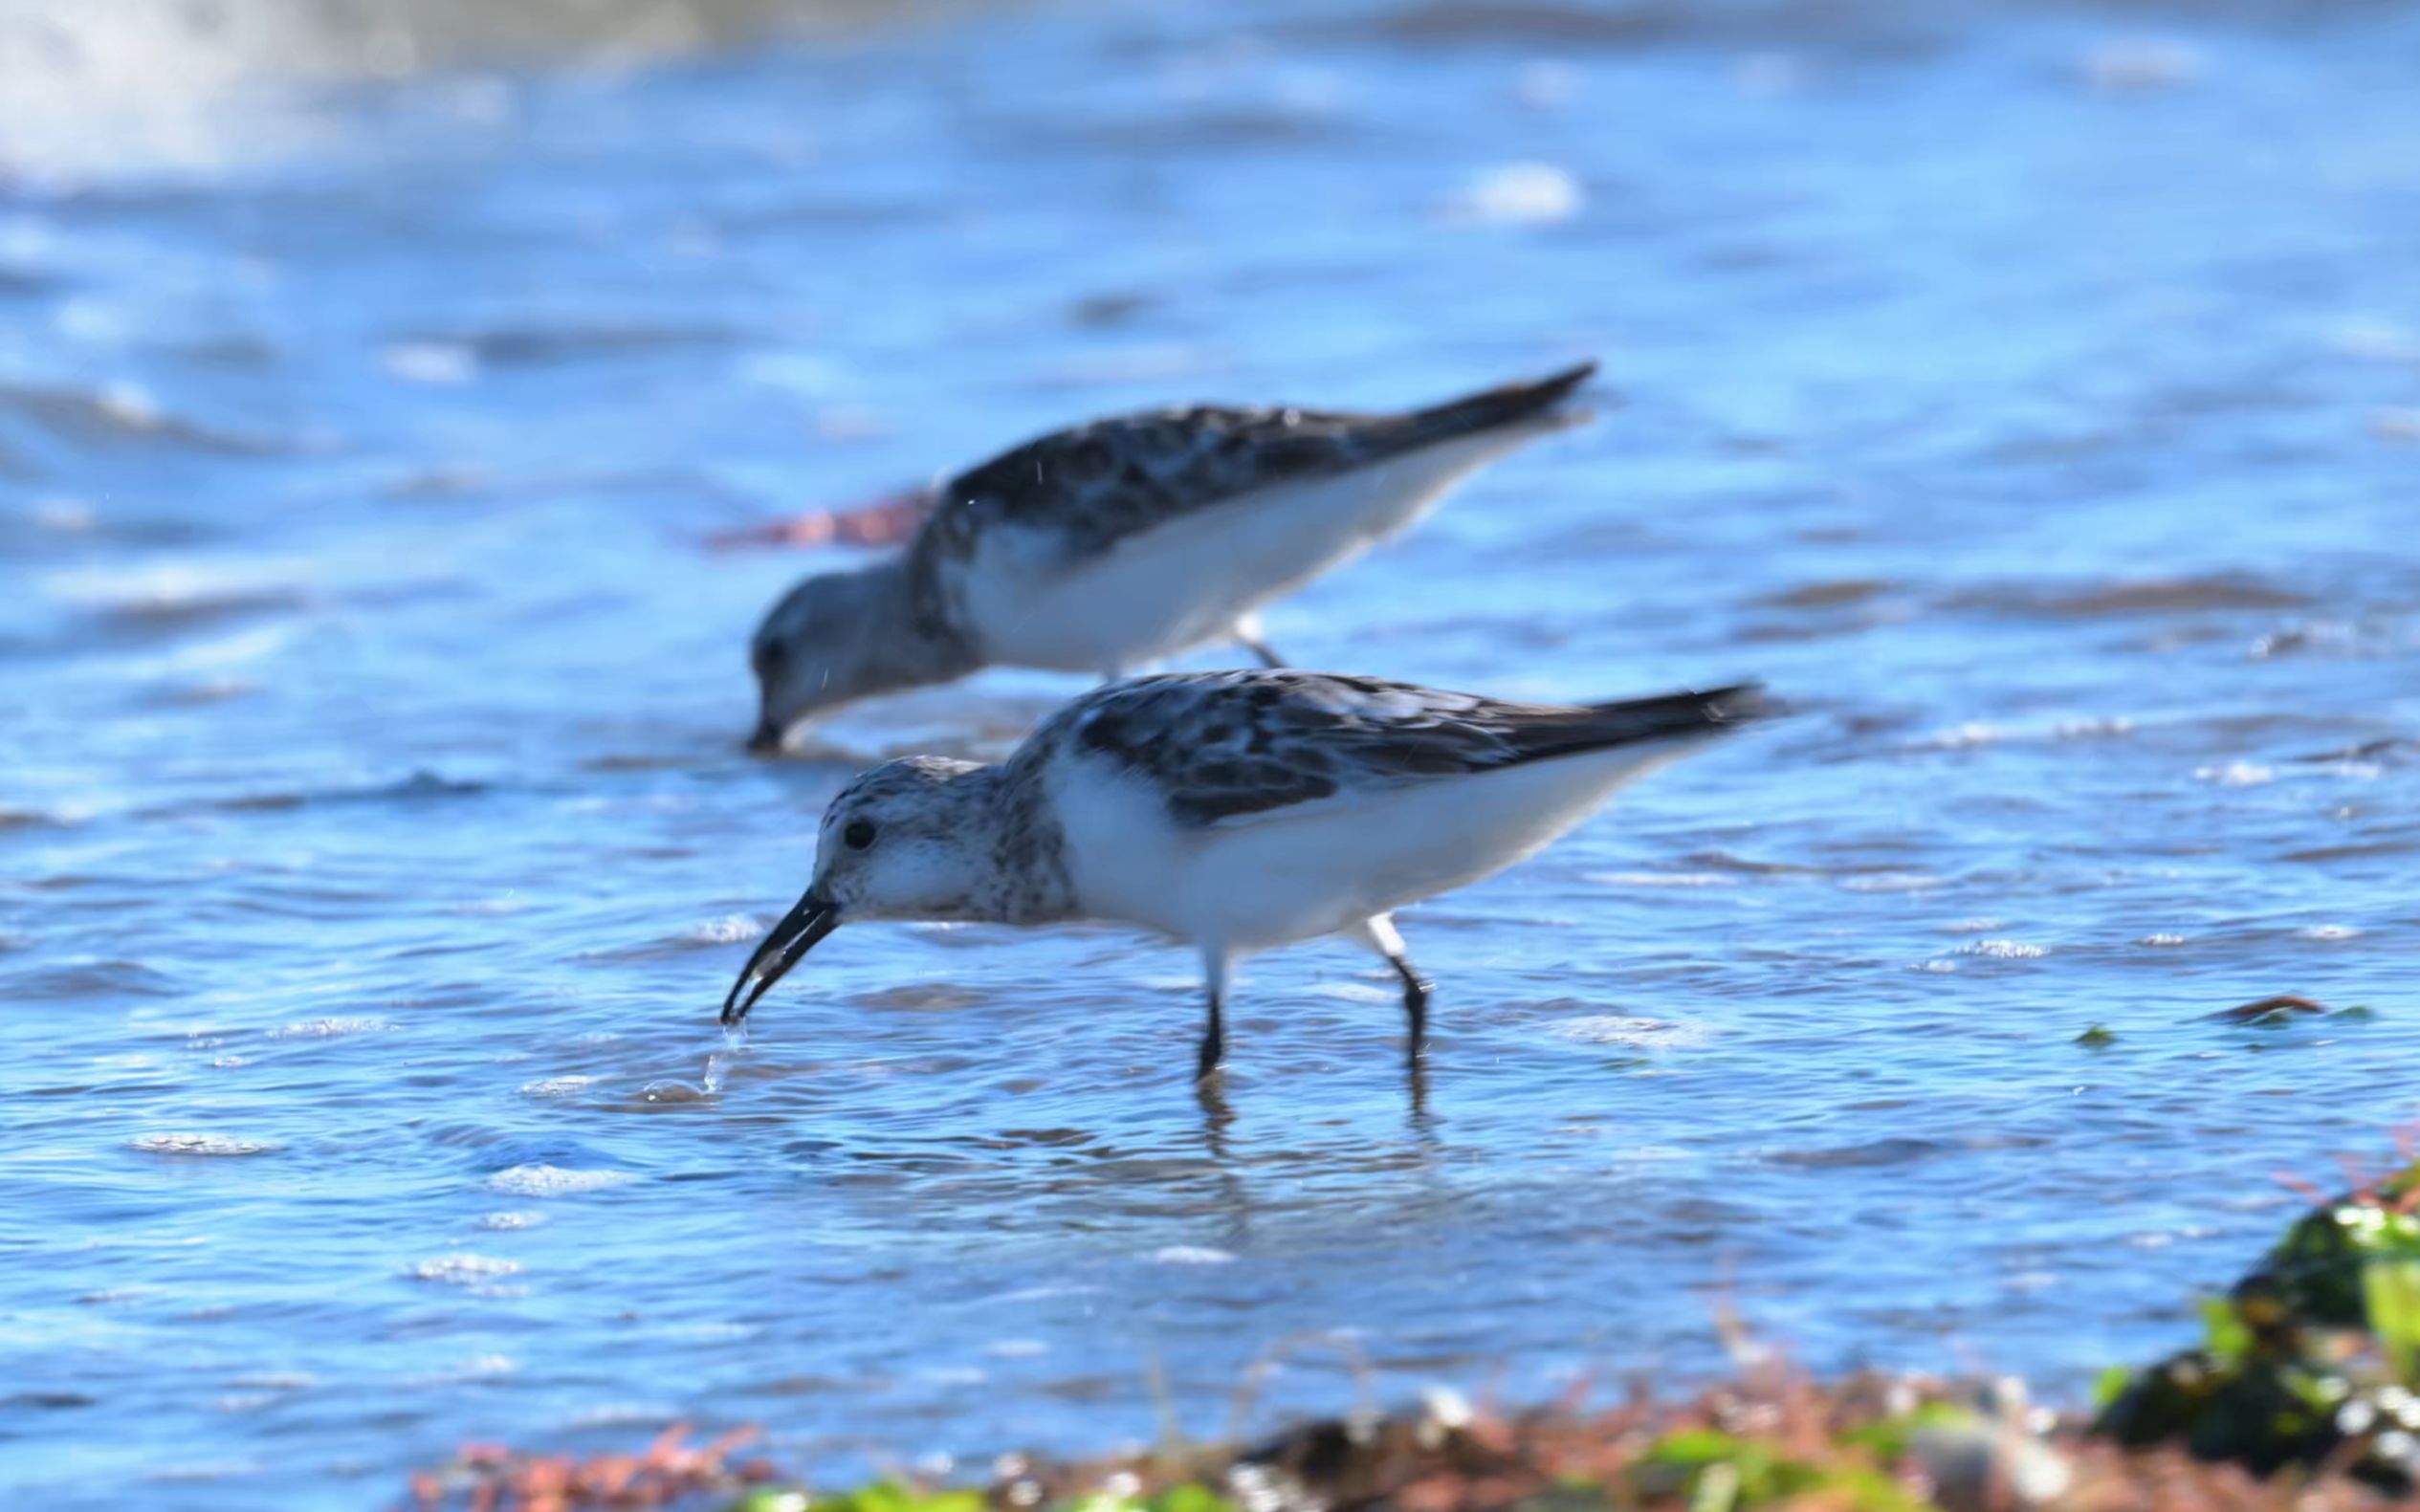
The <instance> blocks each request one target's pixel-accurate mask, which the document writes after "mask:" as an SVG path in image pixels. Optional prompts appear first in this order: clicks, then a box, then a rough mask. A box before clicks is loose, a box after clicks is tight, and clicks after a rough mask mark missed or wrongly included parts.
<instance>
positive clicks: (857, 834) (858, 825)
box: [840, 819, 874, 850]
mask: <svg viewBox="0 0 2420 1512" xmlns="http://www.w3.org/2000/svg"><path fill="white" fill-rule="evenodd" d="M840 838H841V844H845V845H847V847H848V848H849V849H851V850H869V849H871V848H872V847H873V844H874V822H873V821H872V820H869V819H853V820H850V821H849V822H848V827H847V829H844V830H842V831H841V832H840Z"/></svg>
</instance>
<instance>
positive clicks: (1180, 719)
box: [1035, 671, 1762, 824]
mask: <svg viewBox="0 0 2420 1512" xmlns="http://www.w3.org/2000/svg"><path fill="white" fill-rule="evenodd" d="M1759 712H1762V707H1761V704H1760V702H1759V700H1758V698H1757V696H1756V694H1755V692H1754V690H1752V689H1748V688H1724V689H1717V690H1712V691H1709V692H1704V693H1697V692H1688V693H1674V694H1669V695H1666V696H1663V697H1659V698H1642V699H1633V700H1629V701H1627V702H1622V703H1612V704H1579V705H1569V704H1524V703H1510V702H1507V701H1504V700H1501V699H1494V698H1486V697H1483V696H1481V695H1479V694H1476V693H1456V692H1446V691H1442V690H1438V689H1432V688H1418V687H1414V686H1412V685H1410V684H1406V683H1391V682H1386V681H1383V680H1381V679H1378V678H1375V677H1354V676H1346V675H1342V674H1338V673H1330V672H1304V671H1234V672H1193V673H1178V674H1174V675H1170V676H1164V677H1145V678H1139V679H1136V680H1134V681H1133V682H1128V683H1120V684H1116V685H1113V686H1111V687H1109V688H1105V689H1102V690H1100V691H1098V692H1095V693H1093V694H1090V695H1089V696H1088V697H1086V698H1083V699H1080V700H1078V701H1077V702H1076V703H1074V704H1072V705H1070V706H1069V707H1068V708H1067V709H1066V710H1064V711H1062V712H1060V713H1059V714H1058V715H1057V716H1055V717H1054V718H1053V719H1052V720H1051V721H1050V724H1049V725H1048V726H1046V727H1045V731H1044V732H1043V736H1044V737H1046V738H1038V739H1037V741H1036V742H1035V743H1036V745H1038V746H1041V745H1045V744H1053V743H1056V744H1066V745H1068V746H1071V747H1072V748H1074V749H1076V750H1079V751H1082V752H1086V753H1089V754H1090V755H1093V756H1102V757H1106V758H1108V759H1110V760H1111V761H1114V762H1116V763H1117V764H1119V765H1120V766H1122V767H1124V768H1126V769H1127V770H1128V771H1130V772H1132V773H1133V775H1135V776H1137V777H1140V778H1145V779H1147V780H1149V781H1150V782H1152V783H1153V784H1154V785H1155V787H1157V788H1158V789H1159V790H1160V791H1161V792H1162V793H1163V794H1164V795H1165V796H1166V799H1167V802H1168V807H1169V812H1170V814H1171V815H1172V816H1173V817H1174V818H1175V819H1177V822H1180V823H1186V824H1211V823H1216V822H1219V821H1221V820H1227V819H1234V818H1237V817H1240V816H1243V815H1248V814H1256V813H1264V812H1268V811H1271V810H1275V809H1282V808H1287V807H1290V806H1292V805H1294V804H1298V803H1308V802H1313V801H1316V800H1320V799H1324V798H1330V797H1332V796H1334V795H1335V794H1336V793H1337V792H1338V791H1339V790H1340V789H1343V788H1347V787H1379V786H1392V785H1396V784H1399V783H1402V782H1406V781H1413V780H1417V779H1419V778H1429V777H1446V776H1452V775H1455V774H1461V773H1471V772H1484V771H1487V770H1491V769H1493V768H1497V767H1505V766H1511V765H1515V764H1517V763H1519V762H1523V761H1533V760H1539V759H1543V758H1546V757H1550V756H1570V755H1575V754H1577V753H1580V752H1583V751H1594V750H1598V749H1602V748H1605V747H1609V746H1617V745H1627V744H1632V743H1636V742H1640V741H1650V740H1667V739H1678V738H1685V737H1688V736H1691V735H1707V734H1716V733H1718V732H1719V731H1722V730H1725V729H1727V728H1729V727H1731V726H1732V725H1734V724H1737V723H1740V722H1742V721H1743V720H1745V719H1747V718H1749V717H1753V716H1754V715H1755V714H1757V713H1759Z"/></svg>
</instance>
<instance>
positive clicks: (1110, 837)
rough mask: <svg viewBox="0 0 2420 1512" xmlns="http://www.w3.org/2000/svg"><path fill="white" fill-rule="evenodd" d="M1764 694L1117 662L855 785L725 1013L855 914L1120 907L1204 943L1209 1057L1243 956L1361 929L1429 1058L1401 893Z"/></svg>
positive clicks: (1030, 919)
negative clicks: (957, 754) (1521, 686)
mask: <svg viewBox="0 0 2420 1512" xmlns="http://www.w3.org/2000/svg"><path fill="white" fill-rule="evenodd" d="M1760 712H1764V705H1763V701H1762V699H1761V698H1760V697H1759V695H1758V693H1757V691H1756V690H1755V689H1754V688H1753V687H1736V688H1719V689H1716V690H1712V691H1710V692H1703V693H1699V692H1683V693H1672V694H1668V695H1665V696H1663V697H1660V698H1641V699H1635V700H1632V701H1629V702H1624V703H1609V704H1577V705H1570V704H1524V703H1507V702H1505V701H1503V700H1500V699H1494V698H1485V697H1481V696H1479V695H1477V694H1474V693H1449V692H1441V691H1438V690H1434V689H1428V688H1415V687H1411V686H1409V685H1406V684H1402V683H1389V682H1380V681H1378V680H1377V679H1375V678H1369V677H1349V676H1343V675H1340V674H1336V673H1330V672H1305V671H1229V672H1196V673H1178V674H1173V675H1167V676H1159V677H1144V678H1138V679H1135V680H1133V681H1132V682H1125V683H1116V684H1112V685H1111V686H1109V687H1106V688H1101V689H1097V690H1094V691H1092V692H1090V693H1088V694H1086V695H1085V696H1083V697H1081V698H1078V699H1076V700H1075V701H1074V702H1073V703H1070V704H1068V705H1067V707H1066V708H1065V709H1062V710H1060V711H1059V712H1057V713H1056V714H1053V715H1052V716H1051V717H1050V718H1049V719H1048V720H1047V721H1046V722H1045V723H1044V725H1043V726H1042V728H1040V729H1039V730H1037V731H1035V732H1034V733H1033V734H1032V735H1030V736H1029V737H1027V739H1026V740H1025V742H1024V744H1023V746H1021V747H1019V748H1018V750H1017V751H1016V753H1015V754H1014V755H1012V756H1010V757H1009V758H1008V759H1007V760H1006V761H1002V762H1000V763H997V764H994V765H989V766H986V765H980V764H978V763H975V762H971V761H957V760H949V759H945V758H943V757H938V756H909V757H906V758H904V759H901V760H895V761H890V762H886V763H884V764H883V765H881V766H878V767H875V768H874V769H873V770H871V771H869V772H868V773H866V774H865V775H864V776H862V777H860V778H857V779H856V780H855V781H853V782H851V783H850V784H849V785H848V786H847V788H845V789H843V790H842V792H841V794H840V796H839V797H837V798H835V799H833V800H832V802H831V805H830V807H828V808H827V809H825V813H824V822H823V825H822V828H821V830H820V832H819V833H818V836H817V839H816V848H815V875H814V881H813V882H812V883H810V884H809V885H808V887H807V889H806V893H805V896H803V897H802V898H800V899H799V901H798V906H797V907H795V908H793V909H790V911H789V912H788V913H787V914H786V915H784V916H783V918H782V919H781V923H779V924H778V925H776V926H774V928H773V930H772V931H771V932H769V933H768V934H766V935H765V937H764V939H763V941H762V942H761V943H759V945H758V947H757V950H756V953H754V954H753V955H751V956H749V958H748V964H747V966H746V967H745V968H744V969H742V970H741V972H740V974H739V979H738V980H737V982H735V983H734V984H733V985H732V989H731V993H730V995H729V996H728V997H725V998H724V999H723V1008H722V1019H723V1022H724V1023H725V1024H736V1023H737V1022H739V1021H740V1020H741V1019H745V1018H746V1017H747V1015H748V1010H749V1009H750V1008H752V1007H754V1006H755V1005H756V1002H757V1000H758V999H759V997H763V996H764V994H765V992H766V991H767V990H768V989H769V988H771V987H772V986H773V984H774V983H775V982H777V981H780V980H781V976H782V975H783V974H784V973H786V972H788V971H789V970H790V968H791V967H793V966H795V965H797V964H798V963H799V960H800V959H801V958H802V957H803V956H804V955H805V954H806V953H807V952H808V951H809V950H811V949H813V948H814V946H815V943H816V942H817V941H818V940H821V939H822V938H824V936H825V935H826V934H829V933H830V932H831V931H833V929H834V928H836V927H837V926H839V925H840V924H841V923H842V922H843V921H844V920H857V919H928V920H970V921H985V922H992V923H1001V924H1049V923H1054V922H1058V921H1063V920H1069V919H1104V920H1113V921H1119V922H1123V923H1129V924H1137V925H1141V926H1143V927H1145V928H1147V929H1150V930H1154V931H1157V932H1159V933H1161V934H1165V935H1170V936H1173V937H1175V938H1177V939H1178V940H1181V941H1185V942H1188V943H1190V944H1192V945H1193V946H1194V947H1195V948H1196V949H1197V950H1199V952H1200V953H1201V963H1202V970H1203V973H1204V975H1205V977H1206V986H1207V988H1208V997H1209V1019H1208V1024H1207V1027H1206V1028H1205V1029H1204V1031H1203V1033H1202V1037H1201V1050H1200V1059H1199V1063H1198V1066H1197V1070H1198V1074H1199V1075H1200V1076H1202V1077H1207V1076H1209V1075H1210V1073H1211V1072H1212V1071H1213V1070H1215V1069H1216V1068H1217V1066H1218V1064H1219V1062H1220V1059H1221V1055H1222V1053H1223V1051H1224V1034H1223V1025H1222V1022H1221V1010H1222V1007H1223V1004H1224V1001H1225V997H1226V987H1227V975H1228V972H1229V969H1230V968H1231V967H1232V966H1233V964H1234V963H1235V961H1236V960H1238V959H1239V958H1241V957H1243V956H1245V955H1248V954H1252V953H1257V952H1260V951H1264V950H1267V949H1269V948H1271V947H1273V946H1278V945H1284V944H1287V943H1288V942H1291V941H1294V940H1303V939H1309V938H1311V937H1313V936H1316V935H1322V934H1339V933H1340V934H1343V935H1345V936H1347V937H1348V938H1350V939H1353V940H1354V941H1356V942H1358V943H1359V944H1362V945H1365V946H1367V947H1369V948H1370V949H1371V950H1373V951H1375V952H1376V953H1378V954H1380V955H1382V956H1384V957H1385V958H1386V960H1387V962H1388V964H1389V965H1391V966H1393V967H1394V969H1395V973H1396V975H1397V977H1399V978H1400V979H1401V981H1402V984H1403V1009H1404V1012H1405V1014H1406V1016H1407V1017H1408V1018H1409V1019H1410V1028H1411V1040H1410V1054H1411V1057H1412V1059H1413V1061H1414V1062H1415V1063H1417V1062H1418V1060H1419V1055H1420V1053H1421V1050H1422V1047H1423V1042H1424V1038H1425V1032H1426V1020H1427V1009H1428V991H1429V989H1428V985H1427V984H1426V983H1425V982H1423V981H1422V980H1421V979H1420V976H1419V974H1418V973H1417V972H1415V971H1414V970H1413V969H1412V965H1411V963H1410V961H1408V960H1407V959H1406V958H1405V956H1404V953H1403V940H1402V937H1401V936H1400V935H1399V934H1397V932H1396V930H1395V925H1394V923H1393V921H1392V920H1391V919H1390V918H1389V917H1388V914H1389V912H1390V911H1391V910H1393V909H1397V908H1400V907H1402V906H1403V905H1405V904H1407V903H1412V902H1415V901H1417V900H1419V899H1420V898H1425V897H1428V896H1430V895H1431V894H1433V893H1438V892H1442V891H1444V890H1445V889H1447V888H1449V887H1460V886H1461V885H1462V884H1463V883H1466V882H1473V881H1476V880H1478V879H1479V878H1481V877H1485V876H1487V875H1489V874H1491V873H1493V872H1495V871H1498V870H1500V869H1502V868H1503V867H1505V866H1510V865H1511V864H1512V863H1514V862H1516V861H1519V860H1520V859H1522V858H1523V857H1525V856H1527V855H1529V854H1530V853H1531V852H1532V851H1535V850H1537V849H1538V848H1539V847H1540V846H1542V845H1545V844H1547V843H1548V842H1550V841H1551V840H1553V839H1555V838H1556V837H1557V836H1559V835H1561V834H1562V833H1563V832H1564V831H1566V830H1568V829H1570V828H1571V827H1572V826H1573V825H1574V824H1576V823H1578V822H1580V820H1582V819H1583V818H1585V817H1586V816H1587V815H1588V814H1589V812H1590V811H1591V810H1592V809H1594V808H1595V806H1596V804H1597V803H1598V802H1599V801H1601V800H1603V799H1604V798H1605V797H1606V796H1607V795H1609V794H1611V793H1612V792H1613V791H1614V789H1616V788H1617V787H1619V786H1620V785H1621V784H1623V783H1624V782H1626V781H1628V780H1630V779H1631V778H1635V777H1638V776H1639V775H1640V774H1642V773H1644V772H1646V771H1648V770H1650V769H1651V768H1653V767H1656V766H1659V765H1661V764H1662V763H1663V762H1664V761H1667V760H1670V759H1671V758H1673V757H1674V756H1679V755H1681V754H1683V752H1685V751H1686V750H1687V749H1689V748H1690V747H1691V746H1694V745H1696V744H1697V743H1699V742H1700V741H1702V740H1704V739H1705V737H1707V736H1710V735H1714V734H1721V733H1723V732H1725V731H1727V730H1729V729H1732V728H1733V727H1735V726H1737V725H1738V724H1740V723H1742V722H1743V721H1744V720H1746V719H1749V718H1751V717H1754V716H1755V715H1756V714H1758V713H1760Z"/></svg>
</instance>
